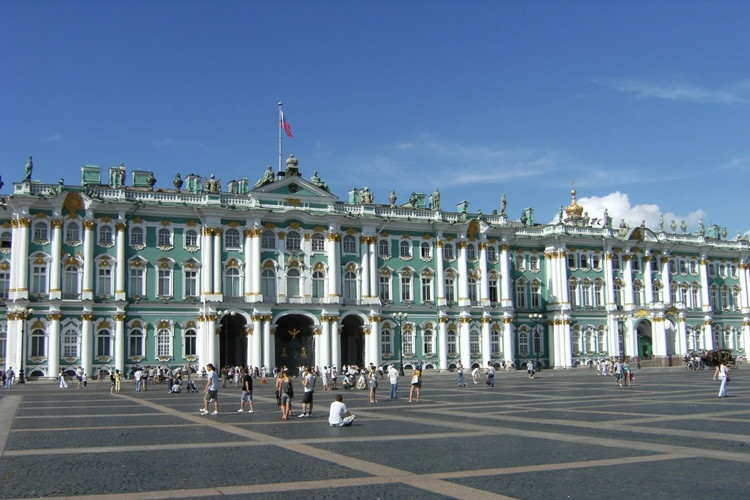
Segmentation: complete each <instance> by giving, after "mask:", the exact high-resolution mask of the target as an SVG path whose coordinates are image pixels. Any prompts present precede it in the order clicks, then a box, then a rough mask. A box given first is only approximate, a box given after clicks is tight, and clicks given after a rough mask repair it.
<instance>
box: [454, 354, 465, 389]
mask: <svg viewBox="0 0 750 500" xmlns="http://www.w3.org/2000/svg"><path fill="white" fill-rule="evenodd" d="M456 371H457V372H458V386H459V387H466V379H465V378H464V364H463V363H461V360H459V361H458V364H457V365H456Z"/></svg>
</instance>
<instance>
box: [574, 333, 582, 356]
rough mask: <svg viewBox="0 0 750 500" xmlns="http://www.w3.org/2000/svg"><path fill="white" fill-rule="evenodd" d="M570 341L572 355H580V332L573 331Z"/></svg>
mask: <svg viewBox="0 0 750 500" xmlns="http://www.w3.org/2000/svg"><path fill="white" fill-rule="evenodd" d="M572 336H573V338H572V341H573V353H575V354H580V353H581V350H582V346H581V330H578V329H576V330H573V332H572Z"/></svg>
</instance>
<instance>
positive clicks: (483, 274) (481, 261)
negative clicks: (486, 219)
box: [479, 241, 490, 305]
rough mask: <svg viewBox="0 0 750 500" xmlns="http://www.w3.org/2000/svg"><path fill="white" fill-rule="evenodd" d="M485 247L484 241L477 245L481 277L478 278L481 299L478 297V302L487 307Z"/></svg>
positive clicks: (488, 295)
mask: <svg viewBox="0 0 750 500" xmlns="http://www.w3.org/2000/svg"><path fill="white" fill-rule="evenodd" d="M487 245H488V243H487V242H486V241H482V242H480V243H479V269H480V271H481V276H480V277H479V278H480V279H481V280H482V281H481V292H480V295H481V297H479V300H480V301H481V304H482V305H489V303H490V279H489V278H490V276H489V269H488V268H487Z"/></svg>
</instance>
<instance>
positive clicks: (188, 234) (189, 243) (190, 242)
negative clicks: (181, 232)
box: [185, 229, 198, 248]
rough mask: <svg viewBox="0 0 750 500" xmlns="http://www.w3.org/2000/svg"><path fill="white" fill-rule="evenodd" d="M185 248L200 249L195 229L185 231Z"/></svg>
mask: <svg viewBox="0 0 750 500" xmlns="http://www.w3.org/2000/svg"><path fill="white" fill-rule="evenodd" d="M185 246H186V247H188V248H198V231H196V230H195V229H188V230H187V231H185Z"/></svg>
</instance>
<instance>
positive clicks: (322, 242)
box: [311, 233, 326, 252]
mask: <svg viewBox="0 0 750 500" xmlns="http://www.w3.org/2000/svg"><path fill="white" fill-rule="evenodd" d="M311 241H312V251H313V252H325V250H326V239H325V237H324V236H323V235H322V234H320V233H315V234H313V235H312V238H311Z"/></svg>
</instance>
